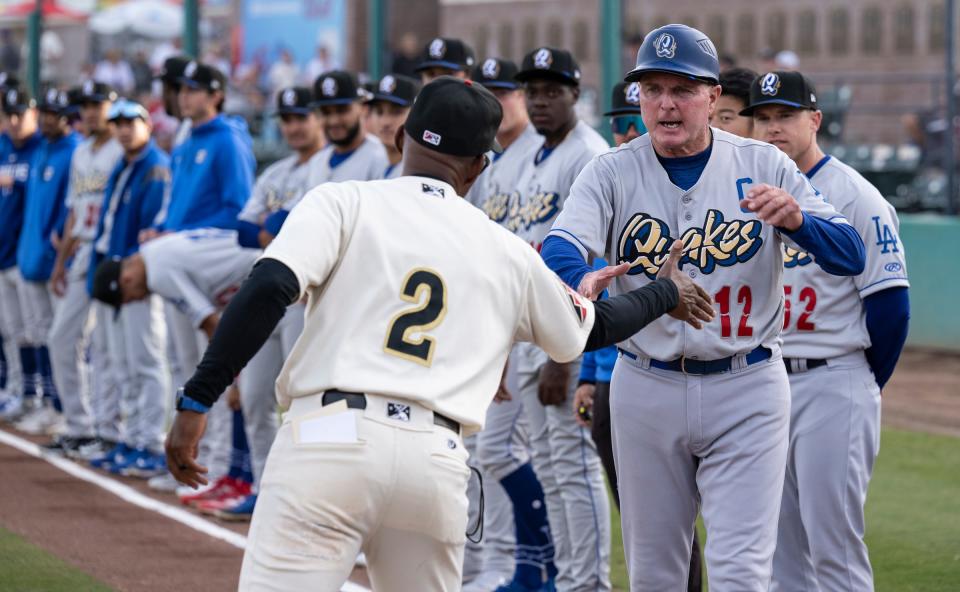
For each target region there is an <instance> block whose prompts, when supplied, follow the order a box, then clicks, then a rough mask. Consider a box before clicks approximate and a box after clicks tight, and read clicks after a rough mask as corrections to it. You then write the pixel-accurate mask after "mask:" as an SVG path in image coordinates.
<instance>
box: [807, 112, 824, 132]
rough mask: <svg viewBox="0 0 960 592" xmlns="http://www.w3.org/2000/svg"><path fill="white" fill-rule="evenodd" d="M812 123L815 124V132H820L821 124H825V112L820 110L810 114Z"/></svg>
mask: <svg viewBox="0 0 960 592" xmlns="http://www.w3.org/2000/svg"><path fill="white" fill-rule="evenodd" d="M810 123H812V124H813V131H815V132H819V131H820V124H821V123H823V111H820V110H819V109H818V110H816V111H814V112H812V113H811V114H810Z"/></svg>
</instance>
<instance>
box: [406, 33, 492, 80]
mask: <svg viewBox="0 0 960 592" xmlns="http://www.w3.org/2000/svg"><path fill="white" fill-rule="evenodd" d="M476 61H477V60H476V58H475V57H474V53H473V48H472V47H470V46H469V45H467V44H466V43H464V42H463V41H461V40H459V39H451V38H449V37H437V38H436V39H434V40H432V41H431V42H430V43H428V44H427V46H426V47H424V48H423V56H422V57H421V60H420V64H419V65H417V68H416V71H417V72H419V71H421V70H426V69H427V68H447V69H449V70H463V71H464V72H469V71H470V68H472V67H473V64H474V63H475V62H476Z"/></svg>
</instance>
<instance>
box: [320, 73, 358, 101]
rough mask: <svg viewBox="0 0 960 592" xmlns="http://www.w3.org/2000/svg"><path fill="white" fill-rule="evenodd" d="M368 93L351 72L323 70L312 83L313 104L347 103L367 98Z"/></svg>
mask: <svg viewBox="0 0 960 592" xmlns="http://www.w3.org/2000/svg"><path fill="white" fill-rule="evenodd" d="M369 96H370V94H369V93H368V92H367V90H366V89H364V88H363V87H362V86H361V85H360V83H359V82H357V77H356V76H355V75H354V73H353V72H347V71H346V70H332V71H330V72H324V73H323V74H321V75H320V76H318V77H317V80H316V81H315V82H314V83H313V106H314V107H322V106H323V105H349V104H350V103H354V102H356V101H363V100H366V99H368V98H369Z"/></svg>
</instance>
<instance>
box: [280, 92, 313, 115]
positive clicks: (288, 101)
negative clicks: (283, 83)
mask: <svg viewBox="0 0 960 592" xmlns="http://www.w3.org/2000/svg"><path fill="white" fill-rule="evenodd" d="M312 103H313V91H312V90H310V89H309V88H307V87H305V86H290V87H287V88H285V89H283V90H281V91H280V92H278V93H277V115H287V114H291V113H292V114H295V115H310V114H311V113H313V107H312V106H311V105H312Z"/></svg>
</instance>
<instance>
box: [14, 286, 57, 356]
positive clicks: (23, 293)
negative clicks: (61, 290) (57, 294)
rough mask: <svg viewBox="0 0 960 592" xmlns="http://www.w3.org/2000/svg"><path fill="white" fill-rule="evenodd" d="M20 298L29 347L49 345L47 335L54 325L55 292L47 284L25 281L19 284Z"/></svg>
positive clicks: (25, 335)
mask: <svg viewBox="0 0 960 592" xmlns="http://www.w3.org/2000/svg"><path fill="white" fill-rule="evenodd" d="M17 293H18V295H19V297H20V318H21V319H22V320H23V337H24V342H25V343H26V344H27V345H32V346H40V345H47V334H49V333H50V325H52V324H53V309H54V301H53V292H51V291H50V287H49V284H48V283H47V282H33V281H29V280H23V281H21V282H19V283H18V284H17Z"/></svg>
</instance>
